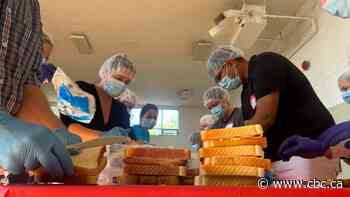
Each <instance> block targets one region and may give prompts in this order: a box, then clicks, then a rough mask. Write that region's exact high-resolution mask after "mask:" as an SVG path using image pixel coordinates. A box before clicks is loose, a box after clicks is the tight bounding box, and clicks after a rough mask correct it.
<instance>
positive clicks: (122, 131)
mask: <svg viewBox="0 0 350 197" xmlns="http://www.w3.org/2000/svg"><path fill="white" fill-rule="evenodd" d="M129 132H130V130H128V129H123V128H120V127H114V128H113V129H111V130H109V131H107V132H103V133H102V135H101V136H102V137H111V136H125V137H128V136H129Z"/></svg>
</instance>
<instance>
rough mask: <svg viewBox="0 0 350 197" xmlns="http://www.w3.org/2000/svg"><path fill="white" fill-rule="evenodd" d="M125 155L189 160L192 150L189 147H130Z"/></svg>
mask: <svg viewBox="0 0 350 197" xmlns="http://www.w3.org/2000/svg"><path fill="white" fill-rule="evenodd" d="M125 157H126V158H127V157H148V158H153V159H174V160H189V159H190V158H191V151H190V150H188V149H170V148H150V147H128V148H126V149H125Z"/></svg>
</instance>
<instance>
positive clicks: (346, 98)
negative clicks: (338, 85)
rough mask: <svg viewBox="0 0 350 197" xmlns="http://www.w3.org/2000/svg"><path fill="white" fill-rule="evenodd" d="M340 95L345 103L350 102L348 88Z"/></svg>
mask: <svg viewBox="0 0 350 197" xmlns="http://www.w3.org/2000/svg"><path fill="white" fill-rule="evenodd" d="M342 97H343V100H344V101H345V102H346V103H348V104H350V90H347V91H345V92H343V94H342Z"/></svg>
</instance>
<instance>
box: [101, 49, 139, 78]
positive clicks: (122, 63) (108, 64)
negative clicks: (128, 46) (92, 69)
mask: <svg viewBox="0 0 350 197" xmlns="http://www.w3.org/2000/svg"><path fill="white" fill-rule="evenodd" d="M118 68H127V69H129V70H130V71H132V72H134V73H135V72H136V69H135V67H134V64H133V63H132V62H131V61H130V60H129V59H128V56H127V55H126V54H116V55H113V56H112V57H110V58H108V59H107V60H106V61H105V62H104V63H103V65H102V66H101V68H100V71H99V73H98V81H99V83H100V85H104V83H105V82H106V81H108V80H109V79H110V78H111V77H112V74H113V72H114V71H115V70H117V69H118Z"/></svg>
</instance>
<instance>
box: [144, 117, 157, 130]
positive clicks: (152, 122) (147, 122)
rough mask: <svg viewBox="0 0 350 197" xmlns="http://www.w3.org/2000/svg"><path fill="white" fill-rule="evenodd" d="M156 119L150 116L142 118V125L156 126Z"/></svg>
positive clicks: (147, 127) (145, 126) (149, 127)
mask: <svg viewBox="0 0 350 197" xmlns="http://www.w3.org/2000/svg"><path fill="white" fill-rule="evenodd" d="M156 123H157V121H156V120H155V119H150V118H144V119H143V120H142V127H143V128H146V129H152V128H153V127H154V126H156Z"/></svg>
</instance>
